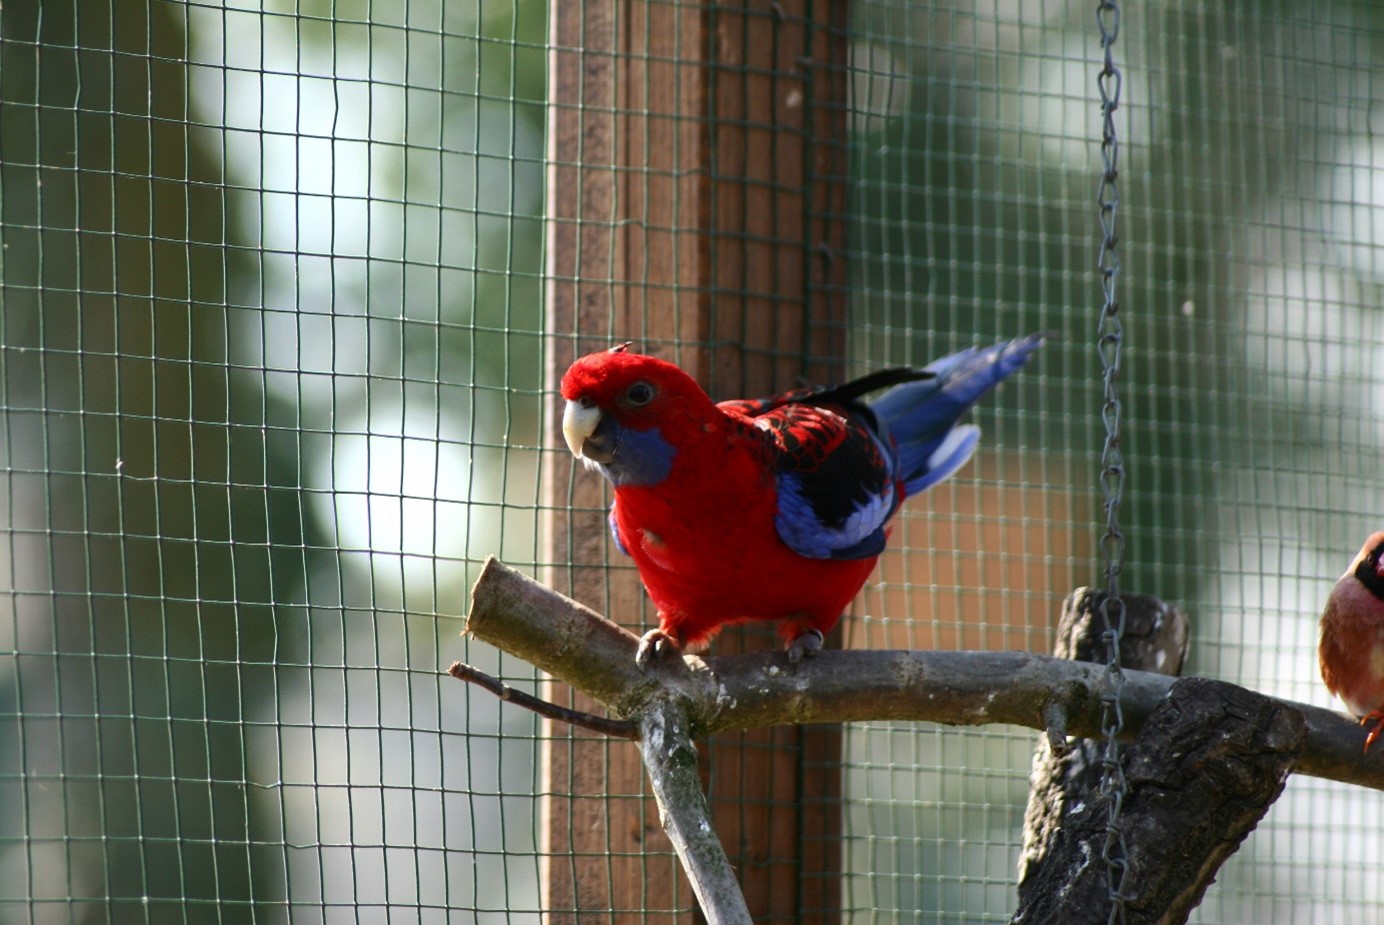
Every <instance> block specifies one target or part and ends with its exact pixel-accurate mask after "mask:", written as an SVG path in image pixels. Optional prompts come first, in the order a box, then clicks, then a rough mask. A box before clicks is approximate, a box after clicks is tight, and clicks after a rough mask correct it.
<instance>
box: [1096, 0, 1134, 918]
mask: <svg viewBox="0 0 1384 925" xmlns="http://www.w3.org/2000/svg"><path fill="white" fill-rule="evenodd" d="M1096 23H1097V25H1099V26H1100V44H1101V48H1102V49H1103V50H1104V52H1105V62H1104V65H1103V66H1102V68H1101V71H1100V74H1099V75H1098V76H1097V77H1096V87H1097V88H1098V89H1099V90H1100V111H1101V143H1100V156H1101V161H1102V167H1103V169H1102V171H1101V177H1100V187H1099V189H1098V191H1097V193H1096V203H1097V205H1098V206H1099V217H1100V230H1101V236H1102V238H1101V246H1100V259H1099V260H1098V261H1097V266H1098V268H1099V270H1100V285H1101V293H1102V295H1103V297H1104V300H1103V304H1102V306H1101V311H1100V323H1099V326H1098V328H1097V350H1098V351H1099V353H1100V361H1101V368H1102V370H1103V373H1104V379H1105V400H1104V403H1103V404H1102V406H1101V419H1102V421H1104V423H1105V448H1104V450H1103V451H1102V452H1101V473H1100V485H1101V490H1102V491H1103V492H1104V494H1105V533H1104V534H1103V535H1102V536H1101V539H1100V547H1101V555H1102V557H1103V558H1104V559H1105V586H1106V593H1105V598H1104V600H1103V601H1102V602H1101V605H1100V613H1101V618H1102V620H1104V622H1105V631H1104V633H1103V634H1102V636H1101V638H1102V640H1103V641H1104V642H1105V647H1106V648H1105V653H1106V654H1105V672H1106V682H1107V683H1106V685H1105V693H1104V694H1103V695H1102V697H1101V731H1102V732H1103V733H1104V735H1105V754H1104V755H1103V756H1102V758H1101V783H1100V790H1101V794H1102V796H1103V797H1104V798H1105V800H1106V811H1107V815H1106V822H1105V846H1104V848H1103V849H1102V851H1101V858H1102V859H1103V860H1104V861H1105V869H1106V875H1107V881H1108V887H1109V891H1110V918H1109V919H1108V922H1109V923H1110V925H1122V923H1123V922H1124V920H1125V896H1124V893H1123V892H1122V889H1121V888H1122V886H1123V884H1124V877H1125V873H1126V872H1127V871H1128V868H1129V847H1128V845H1127V844H1126V843H1125V836H1124V831H1123V830H1122V829H1121V828H1120V809H1121V808H1122V806H1123V804H1124V798H1125V793H1126V791H1127V790H1128V782H1127V781H1126V780H1125V773H1124V766H1123V764H1122V763H1121V761H1120V742H1119V736H1120V731H1121V730H1122V729H1123V728H1124V710H1123V704H1122V702H1121V701H1122V695H1123V693H1124V673H1123V672H1121V671H1120V637H1121V636H1122V635H1123V634H1124V629H1125V604H1124V600H1123V599H1122V598H1121V597H1120V582H1119V579H1120V572H1121V571H1123V570H1124V562H1125V540H1124V533H1122V532H1121V531H1120V523H1119V510H1120V505H1121V504H1122V503H1123V501H1124V487H1125V467H1124V457H1123V456H1122V455H1121V453H1120V436H1121V435H1120V398H1119V392H1118V391H1117V389H1116V384H1117V380H1118V379H1119V377H1120V347H1121V345H1122V344H1123V341H1124V326H1123V324H1121V322H1120V315H1119V312H1120V303H1119V300H1118V299H1117V298H1116V297H1115V283H1116V280H1117V279H1118V278H1119V275H1120V257H1119V254H1118V253H1117V252H1116V250H1115V247H1116V245H1117V244H1118V243H1119V235H1118V234H1117V233H1116V225H1115V220H1116V217H1117V215H1118V212H1119V206H1120V191H1119V188H1118V186H1117V185H1116V181H1117V179H1118V177H1119V153H1120V145H1119V140H1118V138H1117V137H1116V134H1115V110H1116V109H1118V108H1119V105H1120V89H1121V83H1122V80H1123V78H1122V77H1121V75H1120V71H1119V69H1118V68H1117V67H1115V57H1114V45H1115V38H1116V36H1117V35H1118V34H1119V31H1120V8H1119V6H1118V4H1117V3H1116V0H1099V2H1098V3H1097V6H1096Z"/></svg>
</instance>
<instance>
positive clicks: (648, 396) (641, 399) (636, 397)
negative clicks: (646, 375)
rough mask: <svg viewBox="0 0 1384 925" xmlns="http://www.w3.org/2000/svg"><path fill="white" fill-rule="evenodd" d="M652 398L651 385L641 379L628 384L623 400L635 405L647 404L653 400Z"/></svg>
mask: <svg viewBox="0 0 1384 925" xmlns="http://www.w3.org/2000/svg"><path fill="white" fill-rule="evenodd" d="M653 399H654V387H653V385H652V384H651V383H648V382H645V381H643V380H642V379H641V380H640V381H638V382H636V383H635V384H634V385H632V386H630V387H629V389H628V391H626V392H625V401H627V402H628V403H630V404H631V405H634V406H636V407H638V406H639V405H647V404H648V403H649V402H651V401H653Z"/></svg>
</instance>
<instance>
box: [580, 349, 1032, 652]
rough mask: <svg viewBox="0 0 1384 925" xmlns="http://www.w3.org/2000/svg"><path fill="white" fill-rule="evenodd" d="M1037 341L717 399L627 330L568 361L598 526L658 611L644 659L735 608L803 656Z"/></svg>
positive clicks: (689, 641)
mask: <svg viewBox="0 0 1384 925" xmlns="http://www.w3.org/2000/svg"><path fill="white" fill-rule="evenodd" d="M1042 340H1043V339H1042V336H1041V335H1034V336H1031V337H1026V338H1020V339H1018V340H1014V341H1010V342H1008V343H1004V344H997V345H995V346H993V347H987V348H985V349H980V350H978V349H969V350H963V351H961V352H960V353H956V354H952V355H951V356H948V357H945V358H943V359H940V360H937V361H936V362H934V363H932V364H931V365H929V366H927V367H926V368H924V369H913V368H908V367H902V368H896V369H888V370H883V371H881V372H877V373H874V374H873V375H870V376H866V377H864V378H862V379H857V380H855V381H853V382H849V383H847V384H845V385H842V386H837V387H835V388H826V387H818V388H812V389H797V390H795V391H791V392H785V393H783V394H782V395H775V396H773V397H770V398H762V399H757V400H741V401H725V402H721V403H720V404H716V403H715V402H713V401H712V400H711V399H710V398H709V397H708V396H707V394H706V392H704V391H702V389H701V387H700V386H698V385H697V383H696V382H695V381H694V380H693V379H692V377H690V376H688V375H687V374H686V373H685V372H683V371H682V370H681V369H679V368H678V367H676V366H674V365H673V364H671V363H668V362H665V361H663V360H660V359H656V358H654V357H650V356H641V355H639V354H636V353H631V352H629V350H628V347H629V345H628V344H623V345H621V346H618V347H615V348H614V349H612V350H609V351H606V352H603V353H594V354H591V355H589V356H585V357H582V358H581V359H579V360H577V361H576V362H575V363H573V364H572V366H571V368H570V369H568V370H567V374H566V375H564V376H563V377H562V397H563V398H564V399H566V400H567V405H566V409H565V411H564V413H563V418H562V432H563V436H564V437H566V439H567V445H568V447H570V448H571V450H572V453H573V455H575V456H577V457H578V458H579V459H581V460H582V461H583V462H584V463H585V464H586V466H587V467H588V468H590V469H594V470H596V471H597V472H599V473H600V474H601V475H603V476H604V477H605V478H606V479H608V480H609V481H610V483H611V484H612V485H613V486H614V489H615V503H614V504H613V505H612V507H611V510H610V526H611V532H612V533H613V534H614V537H615V543H616V545H617V546H618V547H619V548H620V550H621V551H622V552H624V553H626V554H627V555H629V556H631V557H632V558H633V559H634V562H635V565H637V566H638V568H639V577H640V578H641V579H642V580H643V582H644V587H645V588H646V589H647V590H648V592H649V596H650V597H651V598H652V599H653V602H654V604H655V606H657V608H658V628H657V629H654V630H650V631H649V632H648V633H646V634H645V635H644V637H643V639H642V640H641V642H640V646H639V654H638V660H639V663H640V665H641V666H643V665H646V664H647V663H648V661H649V659H650V658H651V657H653V656H654V655H655V654H662V653H663V652H664V651H665V650H666V649H668V648H671V647H688V648H692V649H694V650H695V649H698V648H702V647H704V646H705V645H706V644H707V643H709V642H710V641H711V639H712V638H713V637H714V636H715V635H716V633H717V632H719V631H720V629H721V627H722V626H724V625H726V624H728V623H735V622H740V621H742V620H777V621H779V634H780V635H781V636H782V637H783V639H784V641H785V642H786V643H787V644H788V657H789V659H790V661H793V662H796V661H798V660H799V659H800V658H801V657H802V656H803V655H805V654H806V655H811V654H815V653H816V652H817V651H818V650H819V649H820V648H821V646H822V639H823V636H824V634H825V633H827V632H828V631H830V630H831V628H832V627H833V626H834V625H835V624H836V621H837V620H838V619H839V618H840V616H841V612H842V611H843V610H844V609H845V608H846V605H847V604H849V603H850V601H851V599H852V598H854V597H855V595H856V593H857V592H858V591H859V590H860V588H861V586H862V585H863V584H864V583H865V579H866V578H867V577H869V574H870V572H871V570H873V569H874V567H875V561H876V560H877V559H878V558H879V554H880V553H881V552H882V551H883V550H884V544H885V537H886V534H887V524H888V521H889V519H890V517H892V516H893V514H894V512H895V511H896V510H898V508H899V505H900V503H902V501H903V499H904V498H905V497H907V496H910V495H914V494H917V493H918V492H920V491H923V490H924V489H926V488H928V487H929V486H931V485H935V484H936V483H938V482H940V481H942V480H943V479H946V478H947V477H948V476H950V475H951V474H952V473H954V472H955V471H956V470H957V469H959V468H960V467H961V466H962V465H964V464H965V463H966V461H967V460H968V459H970V457H971V454H972V453H973V452H974V451H975V447H976V443H977V441H978V440H979V439H980V429H979V428H977V427H976V426H974V425H961V426H958V425H957V424H956V421H957V419H958V418H959V417H960V416H961V415H962V414H963V413H965V411H966V409H968V408H969V407H970V406H971V405H972V404H974V403H975V401H976V400H977V399H979V398H980V397H981V396H982V395H984V394H985V393H986V392H988V391H990V390H991V389H992V388H994V387H995V386H996V385H998V384H999V383H1000V381H1001V380H1003V379H1004V378H1005V377H1006V376H1008V375H1010V374H1011V373H1013V372H1014V371H1015V370H1017V369H1018V368H1019V367H1020V366H1022V365H1023V364H1024V362H1025V361H1026V360H1027V359H1028V356H1029V354H1030V353H1032V352H1033V351H1034V350H1035V349H1036V348H1037V347H1038V346H1039V345H1040V344H1041V343H1042ZM886 387H892V388H890V389H889V391H888V392H886V393H884V394H883V395H882V396H880V397H879V398H877V399H875V400H873V401H869V402H867V401H864V400H863V396H865V395H866V394H867V393H870V392H874V391H876V390H879V389H883V388H886Z"/></svg>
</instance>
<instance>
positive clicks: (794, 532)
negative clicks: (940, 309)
mask: <svg viewBox="0 0 1384 925" xmlns="http://www.w3.org/2000/svg"><path fill="white" fill-rule="evenodd" d="M1042 341H1043V337H1042V335H1032V336H1029V337H1024V338H1018V339H1016V340H1013V341H1009V342H1007V343H1003V344H996V345H994V346H992V347H986V348H982V349H976V348H970V349H967V350H962V351H960V352H958V353H954V354H951V355H950V356H946V357H943V358H942V359H940V360H936V361H934V362H933V363H931V364H929V365H928V366H926V367H925V368H924V369H922V370H916V369H895V370H884V371H882V372H878V373H874V374H872V375H871V376H867V377H865V378H864V379H859V380H855V381H853V382H850V383H846V384H845V385H843V386H839V387H837V388H835V389H797V390H795V391H792V392H786V393H784V394H782V395H778V396H773V397H771V398H766V399H759V400H748V401H736V402H723V403H722V404H721V407H722V408H723V409H725V410H726V411H727V412H728V413H731V414H735V415H740V416H743V417H745V418H749V419H751V420H752V421H753V424H754V426H755V427H756V428H757V429H758V430H759V431H760V432H761V433H762V434H764V436H765V439H766V441H767V443H768V449H769V452H770V453H771V456H772V462H773V468H774V470H775V473H776V482H777V489H778V514H777V517H776V520H775V527H776V529H777V531H778V534H779V538H780V539H782V540H783V542H784V543H786V544H787V545H788V546H789V548H791V549H792V550H793V551H794V552H797V553H798V554H799V555H803V556H808V557H810V558H817V559H863V558H870V557H873V556H877V555H879V554H880V553H881V552H882V551H883V550H884V544H885V534H884V526H885V524H886V523H887V522H888V521H889V518H890V517H892V516H893V514H894V512H895V511H896V510H897V509H898V507H899V505H900V504H901V503H902V501H903V499H904V498H905V497H908V496H911V495H915V494H917V493H919V492H921V491H924V490H925V489H927V488H930V487H931V486H933V485H936V484H938V483H939V482H942V481H944V480H946V479H947V478H949V477H950V476H951V475H953V474H954V473H955V472H956V471H957V470H958V469H960V468H961V467H962V466H964V465H965V464H966V462H967V461H968V460H969V459H970V458H971V455H972V454H973V453H974V452H975V449H976V446H977V444H978V443H979V440H980V428H978V427H976V426H975V425H972V424H967V425H960V426H958V425H957V420H958V419H959V418H960V417H961V415H963V414H965V412H966V411H967V409H969V408H970V407H971V406H972V405H973V404H975V402H976V401H977V400H978V399H979V398H981V396H983V395H984V394H985V393H986V392H989V391H990V390H991V389H993V388H994V387H995V386H997V385H998V384H999V383H1000V382H1002V381H1003V380H1004V379H1005V378H1006V377H1008V376H1009V375H1011V374H1013V373H1014V372H1016V371H1017V370H1018V369H1019V368H1020V367H1021V366H1023V364H1024V363H1025V362H1026V361H1027V360H1028V357H1029V355H1030V354H1031V353H1032V352H1033V351H1034V350H1035V349H1037V347H1038V346H1039V345H1040V344H1041V343H1042ZM895 383H899V384H895ZM885 385H893V388H891V389H890V390H889V391H888V392H886V393H885V394H884V395H882V396H880V397H879V398H878V399H876V400H874V401H870V402H866V401H863V400H861V396H862V395H863V394H864V393H865V392H867V391H870V390H872V389H875V388H882V387H884V386H885Z"/></svg>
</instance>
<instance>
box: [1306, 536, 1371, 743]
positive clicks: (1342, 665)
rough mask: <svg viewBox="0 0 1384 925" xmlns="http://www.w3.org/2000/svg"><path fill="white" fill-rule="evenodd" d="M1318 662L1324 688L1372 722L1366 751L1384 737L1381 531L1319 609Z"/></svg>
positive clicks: (1366, 542) (1365, 721)
mask: <svg viewBox="0 0 1384 925" xmlns="http://www.w3.org/2000/svg"><path fill="white" fill-rule="evenodd" d="M1321 633H1322V634H1321V642H1320V643H1319V644H1318V646H1317V661H1318V663H1319V664H1320V666H1321V671H1322V680H1323V681H1325V682H1326V689H1327V690H1329V691H1331V693H1333V694H1335V695H1336V696H1337V697H1340V698H1341V700H1343V701H1344V702H1345V705H1346V709H1347V710H1349V711H1350V712H1351V713H1353V714H1355V715H1356V716H1358V717H1360V724H1361V725H1362V726H1363V725H1364V724H1366V723H1369V722H1373V723H1374V728H1372V729H1371V730H1370V733H1369V735H1368V736H1366V737H1365V751H1366V752H1368V751H1369V750H1370V746H1371V745H1373V744H1374V740H1375V739H1377V738H1379V735H1380V733H1381V732H1384V530H1381V531H1379V532H1378V533H1375V534H1373V535H1371V536H1370V538H1369V539H1367V540H1365V545H1364V546H1362V547H1360V552H1359V554H1358V555H1357V556H1356V557H1355V561H1354V562H1352V563H1350V568H1348V569H1346V573H1345V574H1344V575H1342V576H1341V577H1340V578H1339V579H1338V580H1337V581H1336V586H1335V587H1334V588H1332V589H1331V596H1330V597H1328V598H1327V599H1326V607H1325V608H1324V609H1323V610H1322V620H1321Z"/></svg>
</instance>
